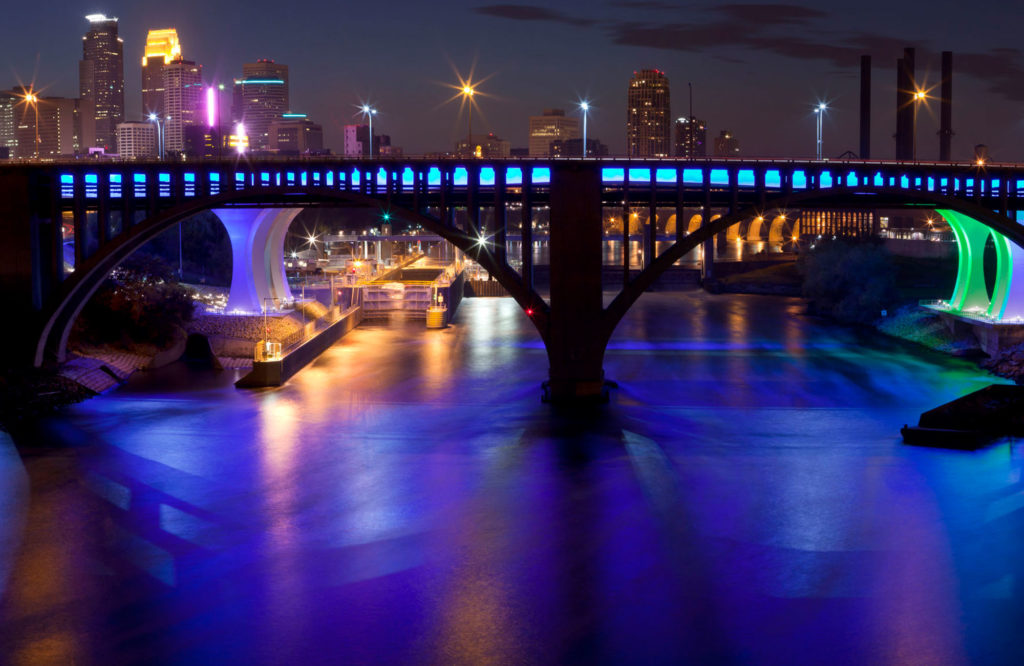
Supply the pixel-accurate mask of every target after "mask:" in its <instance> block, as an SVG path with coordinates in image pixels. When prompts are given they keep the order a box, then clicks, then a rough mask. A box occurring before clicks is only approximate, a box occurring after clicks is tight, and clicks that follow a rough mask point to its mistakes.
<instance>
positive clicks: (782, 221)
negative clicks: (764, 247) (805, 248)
mask: <svg viewBox="0 0 1024 666" xmlns="http://www.w3.org/2000/svg"><path fill="white" fill-rule="evenodd" d="M797 224H798V223H797V222H796V221H795V220H794V221H792V222H790V219H789V216H787V215H783V214H779V215H776V216H775V217H774V218H772V224H771V226H770V227H769V228H768V242H769V243H785V242H786V241H788V240H791V239H792V237H793V236H794V235H795V230H796V225H797ZM787 228H788V229H789V232H790V233H789V234H787V233H786V230H787Z"/></svg>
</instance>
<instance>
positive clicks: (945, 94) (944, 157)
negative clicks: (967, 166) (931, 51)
mask: <svg viewBox="0 0 1024 666" xmlns="http://www.w3.org/2000/svg"><path fill="white" fill-rule="evenodd" d="M952 143H953V52H952V51H943V52H942V101H941V107H940V109H939V160H940V161H942V162H949V161H950V160H952Z"/></svg>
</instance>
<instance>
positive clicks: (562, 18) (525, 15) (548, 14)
mask: <svg viewBox="0 0 1024 666" xmlns="http://www.w3.org/2000/svg"><path fill="white" fill-rule="evenodd" d="M474 11H475V12H476V13H477V14H484V15H486V16H497V17H499V18H505V19H513V20H515V21H549V22H552V23H566V24H568V25H579V26H587V25H593V24H594V23H596V21H593V20H591V19H584V18H577V17H574V16H569V15H567V14H563V13H561V12H558V11H555V10H553V9H547V8H545V7H536V6H534V5H486V6H484V7H477V8H476V9H474Z"/></svg>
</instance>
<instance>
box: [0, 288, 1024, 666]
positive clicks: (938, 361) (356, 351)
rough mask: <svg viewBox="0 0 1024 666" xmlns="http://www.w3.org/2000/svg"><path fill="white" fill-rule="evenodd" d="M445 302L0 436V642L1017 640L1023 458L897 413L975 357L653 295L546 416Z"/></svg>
mask: <svg viewBox="0 0 1024 666" xmlns="http://www.w3.org/2000/svg"><path fill="white" fill-rule="evenodd" d="M454 324H455V325H454V326H452V327H450V328H448V329H446V330H443V331H425V330H423V328H422V322H408V321H406V322H403V321H395V322H392V323H390V324H388V325H379V326H372V327H371V326H366V327H361V328H359V329H357V330H355V331H354V332H352V333H351V334H349V335H348V336H347V337H346V338H344V339H343V340H342V341H340V342H339V343H338V344H337V345H335V346H334V347H332V348H331V349H330V350H328V352H327V353H325V354H324V355H323V356H322V357H321V358H320V359H319V360H318V361H317V362H316V363H315V364H314V365H312V366H311V367H309V368H307V369H306V370H304V371H302V372H301V373H300V374H299V375H297V376H296V377H295V378H294V379H293V380H292V381H291V382H290V383H289V384H288V385H286V386H284V387H282V388H280V389H275V390H265V391H256V392H248V391H241V390H236V389H234V388H233V386H232V382H233V380H234V379H235V378H236V376H237V375H236V373H235V372H234V371H223V372H214V371H211V370H202V369H197V368H190V367H188V366H186V365H184V364H179V365H176V366H171V367H169V368H166V369H164V370H161V371H157V372H153V373H138V374H136V375H135V376H133V377H132V379H131V380H130V381H129V382H128V383H126V384H125V385H123V386H121V387H120V388H118V389H116V390H114V391H112V392H110V393H108V394H106V395H103V396H101V397H99V398H96V399H93V400H90V401H88V402H85V403H82V404H79V405H76V406H73V407H70V408H67V409H65V410H63V411H62V412H60V413H58V414H56V415H54V416H52V417H49V418H47V419H44V420H42V421H41V422H40V423H38V424H37V426H36V427H35V428H34V429H31V431H30V432H27V433H25V434H22V435H20V438H21V441H20V447H19V449H18V450H17V451H16V450H15V449H14V448H13V447H12V446H11V445H10V444H7V445H4V444H3V443H2V441H0V482H2V485H0V491H2V496H0V509H3V510H4V521H3V527H2V528H0V531H2V532H3V533H2V534H0V592H2V598H0V663H12V664H19V663H82V664H89V663H104V664H107V663H173V664H196V663H304V664H306V663H353V662H386V663H419V662H444V663H451V662H477V663H479V662H500V663H538V662H539V663H551V662H558V661H565V662H592V661H611V662H619V663H624V662H631V663H642V662H646V663H672V662H674V663H684V662H690V663H697V662H700V663H721V662H728V663H751V662H758V663H765V662H772V663H796V662H804V663H808V662H810V663H886V662H888V663H901V664H904V663H922V664H947V663H949V664H957V663H968V662H974V663H986V664H992V663H1007V664H1010V663H1016V664H1019V663H1024V643H1022V642H1021V641H1020V640H1019V637H1018V635H1019V630H1020V627H1021V626H1024V599H1022V597H1024V482H1022V480H1021V470H1022V468H1024V453H1022V450H1021V449H1020V448H1019V447H1017V446H1015V445H1014V444H1013V443H1012V442H1006V441H1004V442H999V443H997V444H995V445H993V446H991V447H989V448H986V449H984V450H982V451H980V452H976V453H964V452H954V451H942V450H930V449H922V448H912V447H907V446H904V445H903V444H901V442H900V437H899V428H900V426H902V425H903V424H904V423H909V422H916V419H917V416H918V415H919V413H920V412H921V411H923V410H925V409H929V408H931V407H934V406H936V405H938V404H940V403H942V402H944V401H947V400H950V399H953V398H955V397H957V396H959V395H962V394H964V393H967V392H969V391H971V390H974V389H976V388H981V387H983V386H985V385H987V383H990V382H991V381H993V380H992V378H991V377H990V376H988V375H987V374H986V373H984V372H982V371H979V370H978V369H977V367H976V365H975V364H974V363H972V362H969V361H965V360H959V359H954V358H950V357H946V356H943V355H940V354H937V353H933V352H929V351H926V350H924V349H921V348H917V347H914V346H912V345H909V344H906V343H903V342H901V341H897V340H893V339H889V338H885V337H882V336H880V335H878V334H874V333H872V332H870V331H856V330H851V329H847V328H843V327H840V326H836V325H834V324H830V323H828V322H824V321H821V320H818V319H814V318H810V317H807V316H805V315H804V314H803V313H802V305H801V303H800V302H799V301H798V300H796V299H786V298H776V297H758V296H745V295H717V296H713V295H707V294H705V293H702V292H699V291H693V292H684V293H656V294H648V295H645V296H644V297H643V298H641V300H640V301H639V303H638V304H637V306H636V307H635V308H634V309H633V311H631V313H630V314H629V316H628V317H627V318H626V319H625V320H624V321H623V322H622V324H621V325H620V326H619V328H618V330H617V331H616V333H615V336H614V339H613V340H612V343H611V346H610V349H609V351H608V355H607V358H606V363H605V368H606V373H607V375H608V377H609V378H610V379H613V380H615V381H617V382H618V384H619V388H618V389H616V390H614V391H613V394H612V401H611V403H610V404H609V405H607V406H606V407H603V408H597V409H593V410H584V411H578V412H556V411H553V410H552V409H551V408H550V407H549V406H548V405H544V404H542V403H541V402H540V387H539V384H540V382H541V380H543V379H544V376H545V373H546V370H547V364H546V358H545V353H544V349H543V346H542V345H541V343H540V342H539V339H538V337H537V335H536V334H535V333H534V331H533V330H532V329H531V327H530V325H529V323H528V322H527V321H526V319H525V317H524V316H523V315H522V313H521V312H520V311H519V310H518V308H517V307H516V306H515V304H514V303H513V302H512V301H511V300H510V299H466V300H464V301H463V304H462V306H461V308H460V310H459V312H458V315H457V317H456V318H455V322H454ZM32 442H35V445H32Z"/></svg>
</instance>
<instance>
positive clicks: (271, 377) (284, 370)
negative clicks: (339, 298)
mask: <svg viewBox="0 0 1024 666" xmlns="http://www.w3.org/2000/svg"><path fill="white" fill-rule="evenodd" d="M362 320H363V309H362V308H361V307H354V308H352V309H350V310H348V311H347V312H345V313H344V314H342V315H341V318H339V319H338V321H336V322H335V323H333V324H331V325H330V326H328V327H327V328H326V329H324V330H323V332H321V333H320V335H317V336H316V337H313V338H310V339H309V340H307V341H306V342H304V343H302V344H301V345H299V346H298V347H295V348H294V349H292V350H291V351H290V352H288V354H287V355H286V356H285V357H284V358H282V359H281V360H280V361H256V362H254V363H253V367H252V371H251V372H250V373H249V374H247V375H245V376H244V377H242V378H241V379H239V380H238V381H237V382H235V386H237V387H238V388H261V387H267V386H281V385H282V384H284V383H285V382H286V381H288V380H289V379H291V378H292V377H293V376H294V375H295V373H297V372H298V371H299V370H302V369H303V368H304V367H306V366H307V365H309V364H310V363H312V362H313V361H314V360H316V358H317V357H318V356H320V354H322V353H324V351H326V350H327V348H328V347H330V346H331V345H333V344H334V343H335V342H337V341H338V340H340V339H341V338H342V337H344V335H345V334H346V333H348V332H349V331H351V330H352V329H353V328H355V327H356V326H358V325H359V322H361V321H362Z"/></svg>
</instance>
